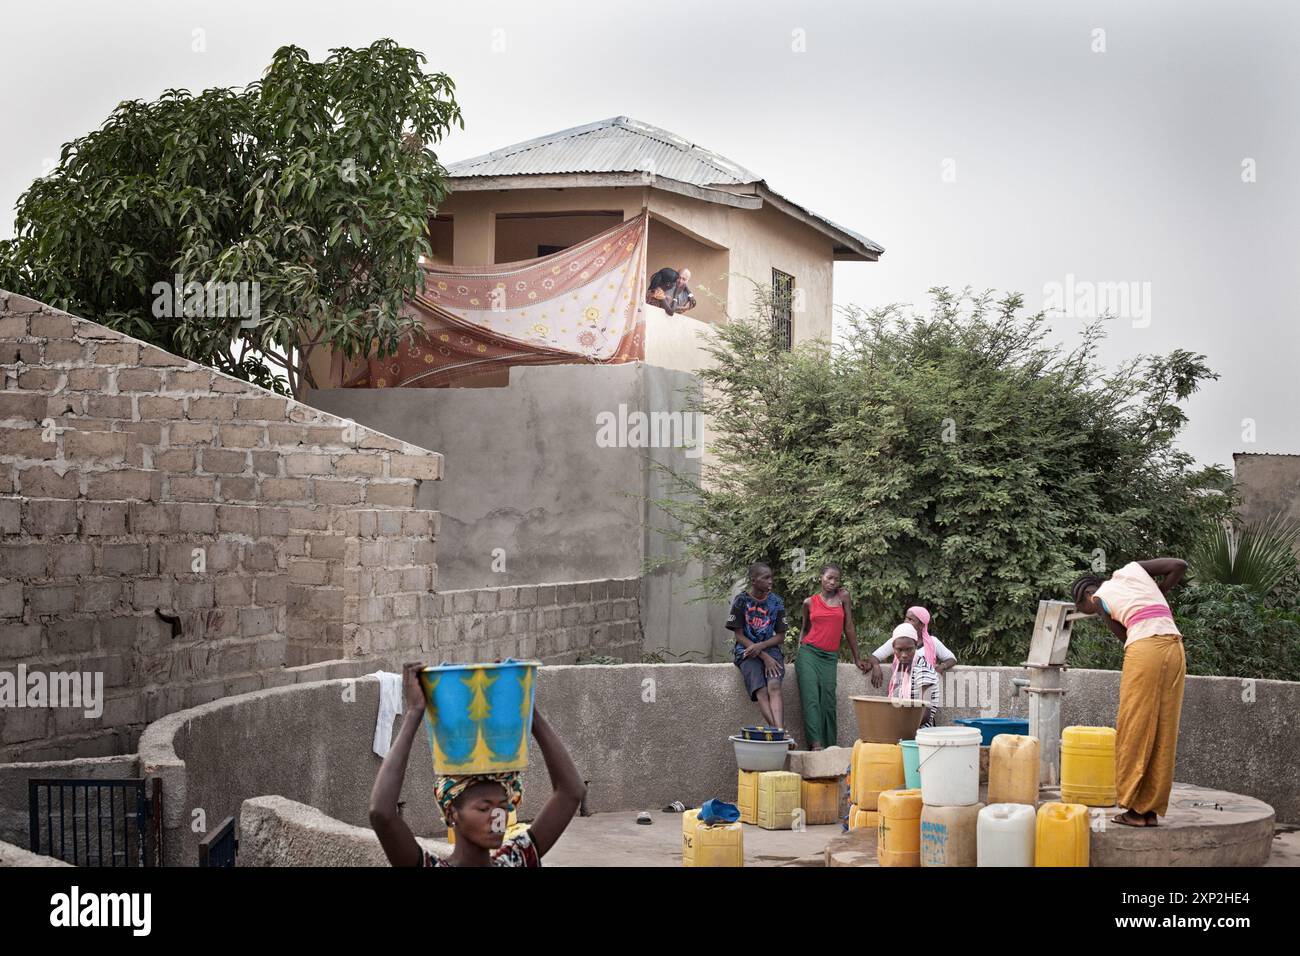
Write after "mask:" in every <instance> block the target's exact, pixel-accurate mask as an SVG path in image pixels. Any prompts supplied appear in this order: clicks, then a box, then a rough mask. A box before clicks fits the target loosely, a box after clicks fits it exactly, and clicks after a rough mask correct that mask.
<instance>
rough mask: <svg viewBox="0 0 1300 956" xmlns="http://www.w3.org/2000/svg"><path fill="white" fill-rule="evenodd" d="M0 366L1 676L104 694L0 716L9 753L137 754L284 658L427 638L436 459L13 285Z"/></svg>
mask: <svg viewBox="0 0 1300 956" xmlns="http://www.w3.org/2000/svg"><path fill="white" fill-rule="evenodd" d="M0 373H3V375H2V381H0V669H5V670H11V669H15V668H16V667H17V666H18V665H20V664H21V665H25V666H26V668H27V670H28V671H29V672H30V671H38V670H39V671H43V672H69V671H75V672H78V673H90V674H101V675H102V677H103V686H104V689H105V694H104V696H105V700H104V701H103V709H102V713H100V714H98V716H94V717H87V716H85V713H84V710H83V709H78V708H71V707H65V708H50V707H33V708H24V709H18V708H4V709H0V760H48V759H59V758H63V757H83V756H105V755H109V754H114V753H124V752H129V751H130V750H132V749H134V747H135V742H136V738H137V737H138V736H139V733H140V731H141V730H142V729H143V728H144V726H145V724H146V723H148V722H149V721H151V720H155V719H157V718H158V717H159V716H161V715H162V714H165V713H169V712H171V711H175V710H179V709H181V708H184V707H192V706H194V705H196V704H199V703H203V702H204V701H208V700H213V699H215V698H218V697H222V696H227V695H230V694H236V693H242V692H244V691H247V690H251V689H254V688H257V687H262V686H266V682H267V680H268V679H270V678H271V675H275V679H280V677H279V675H280V673H281V672H282V671H283V669H284V668H285V666H286V665H288V666H296V665H302V664H310V663H313V662H317V661H321V660H328V659H333V658H341V657H349V656H365V655H367V654H369V653H371V652H379V653H383V652H384V651H387V650H389V649H391V648H393V647H395V646H397V645H399V644H400V645H405V646H418V643H419V635H420V633H421V632H422V631H423V630H424V629H425V625H426V624H427V619H426V618H425V616H424V613H423V612H424V611H425V610H426V602H424V601H422V598H423V597H425V596H427V595H428V594H429V593H430V590H431V588H432V587H433V576H434V570H435V565H434V537H435V536H436V534H437V515H435V514H431V513H428V512H420V511H415V510H413V505H414V503H415V499H416V496H417V492H418V489H419V487H420V486H421V484H422V483H423V484H430V483H433V482H434V481H436V479H437V478H438V476H439V473H440V470H441V458H440V456H439V455H437V454H436V453H433V452H430V451H427V450H426V449H424V448H416V447H414V446H409V445H406V444H404V443H403V442H400V441H396V440H394V439H393V438H390V437H388V436H386V435H381V434H378V433H376V432H373V431H370V430H369V429H366V428H357V427H355V426H354V425H353V424H352V423H350V422H344V421H341V420H339V419H337V418H334V417H332V416H329V415H325V414H322V413H321V412H319V411H317V410H316V409H314V408H310V407H308V406H306V405H304V404H301V403H299V402H294V401H290V400H288V399H286V398H284V397H283V396H279V395H275V394H273V393H271V392H269V391H266V390H265V389H261V388H258V387H256V386H254V385H250V384H248V383H247V382H242V381H239V380H237V379H234V378H231V377H230V376H227V375H223V374H221V373H219V372H215V371H213V370H212V369H211V368H208V367H206V366H202V365H197V364H195V363H193V362H188V361H186V360H185V359H183V358H180V357H178V356H175V355H171V354H169V353H167V352H164V351H163V350H162V349H158V348H155V347H153V346H151V345H148V344H146V343H143V342H140V341H138V340H136V339H133V338H130V337H129V336H126V335H123V334H121V333H119V332H115V331H113V330H111V329H108V328H106V327H104V326H102V325H99V324H97V323H94V322H89V321H86V320H84V319H80V318H77V317H76V316H72V315H68V314H66V313H64V312H60V311H58V310H56V309H53V308H51V307H49V306H46V305H43V304H41V303H39V302H35V301H33V300H31V299H28V298H25V297H23V296H20V295H13V294H11V293H8V292H4V291H0ZM381 516H382V517H381ZM381 563H382V565H383V568H382V570H378V565H379V564H381ZM592 576H593V577H594V575H592ZM160 615H166V616H167V617H168V618H170V619H171V621H172V622H173V623H168V621H167V620H165V619H164V618H163V617H161V616H160ZM380 620H381V621H382V627H377V626H375V625H376V623H377V621H380ZM173 624H174V627H175V629H173Z"/></svg>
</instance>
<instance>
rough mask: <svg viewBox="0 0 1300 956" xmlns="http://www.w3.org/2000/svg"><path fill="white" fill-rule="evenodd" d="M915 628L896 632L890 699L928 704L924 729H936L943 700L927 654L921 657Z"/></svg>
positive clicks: (905, 627) (923, 714)
mask: <svg viewBox="0 0 1300 956" xmlns="http://www.w3.org/2000/svg"><path fill="white" fill-rule="evenodd" d="M918 643H919V642H918V640H917V634H916V628H914V627H912V625H911V624H900V625H898V627H896V628H894V635H893V644H894V668H893V670H892V671H891V672H890V675H889V691H888V694H889V696H890V697H900V698H904V699H908V698H910V699H911V700H921V701H924V702H925V707H924V708H923V709H922V710H921V726H922V727H933V726H934V720H935V717H937V716H938V714H939V705H940V704H941V703H942V701H943V699H942V697H941V696H940V691H939V675H938V674H936V673H935V670H934V668H933V667H931V666H930V662H929V661H928V660H927V659H926V656H925V655H924V654H918V653H917V652H916V647H917V644H918Z"/></svg>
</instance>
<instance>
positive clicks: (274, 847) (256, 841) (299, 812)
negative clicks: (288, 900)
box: [239, 796, 451, 866]
mask: <svg viewBox="0 0 1300 956" xmlns="http://www.w3.org/2000/svg"><path fill="white" fill-rule="evenodd" d="M417 839H419V842H420V844H421V845H422V846H423V847H424V848H425V849H426V850H428V851H429V852H430V853H433V854H435V855H438V856H447V855H449V854H450V853H451V846H450V844H447V843H441V842H438V841H435V840H428V839H421V838H417ZM239 865H240V866H388V858H387V857H385V856H384V850H383V847H381V846H380V845H379V839H378V838H377V837H376V836H375V833H374V831H373V830H371V829H370V827H368V826H367V827H357V826H353V825H352V824H350V823H343V822H342V821H340V820H335V819H334V818H333V817H329V816H326V815H325V814H323V813H321V812H320V811H319V810H317V809H316V808H315V807H309V806H307V805H306V804H305V803H298V802H296V801H294V800H286V799H285V798H284V797H280V796H265V797H253V798H252V799H250V800H245V801H244V803H243V805H242V806H241V808H240V811H239Z"/></svg>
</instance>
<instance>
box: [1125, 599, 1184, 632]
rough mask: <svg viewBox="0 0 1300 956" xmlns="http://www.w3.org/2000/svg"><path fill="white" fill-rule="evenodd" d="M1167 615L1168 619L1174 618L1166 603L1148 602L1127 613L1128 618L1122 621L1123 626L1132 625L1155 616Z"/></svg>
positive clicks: (1153, 618) (1152, 618)
mask: <svg viewBox="0 0 1300 956" xmlns="http://www.w3.org/2000/svg"><path fill="white" fill-rule="evenodd" d="M1162 617H1167V618H1169V620H1171V621H1172V620H1173V619H1174V615H1173V612H1172V611H1170V610H1169V605H1168V604H1148V605H1147V606H1146V607H1140V608H1138V609H1137V610H1136V611H1134V612H1133V613H1132V614H1131V615H1129V619H1128V620H1127V621H1125V622H1124V626H1125V627H1126V628H1127V627H1132V626H1133V625H1134V624H1136V623H1138V621H1151V620H1155V619H1157V618H1162Z"/></svg>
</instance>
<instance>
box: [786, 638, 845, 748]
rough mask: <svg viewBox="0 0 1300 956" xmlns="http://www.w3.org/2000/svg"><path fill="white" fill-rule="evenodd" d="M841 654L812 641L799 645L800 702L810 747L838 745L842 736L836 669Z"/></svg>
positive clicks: (797, 666) (797, 663)
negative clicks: (837, 702)
mask: <svg viewBox="0 0 1300 956" xmlns="http://www.w3.org/2000/svg"><path fill="white" fill-rule="evenodd" d="M839 662H840V656H839V655H838V654H832V653H830V652H829V651H823V650H820V649H819V648H816V647H813V646H812V645H811V644H800V645H799V656H798V657H797V658H796V660H795V665H794V667H795V677H796V678H797V679H798V681H799V701H800V703H801V704H802V705H803V727H804V736H805V737H807V738H808V740H807V743H808V746H809V747H811V746H812V745H813V744H821V745H822V746H823V747H834V746H835V742H836V741H837V740H838V739H839V728H838V726H837V725H836V723H835V670H836V668H837V667H838V666H839Z"/></svg>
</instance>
